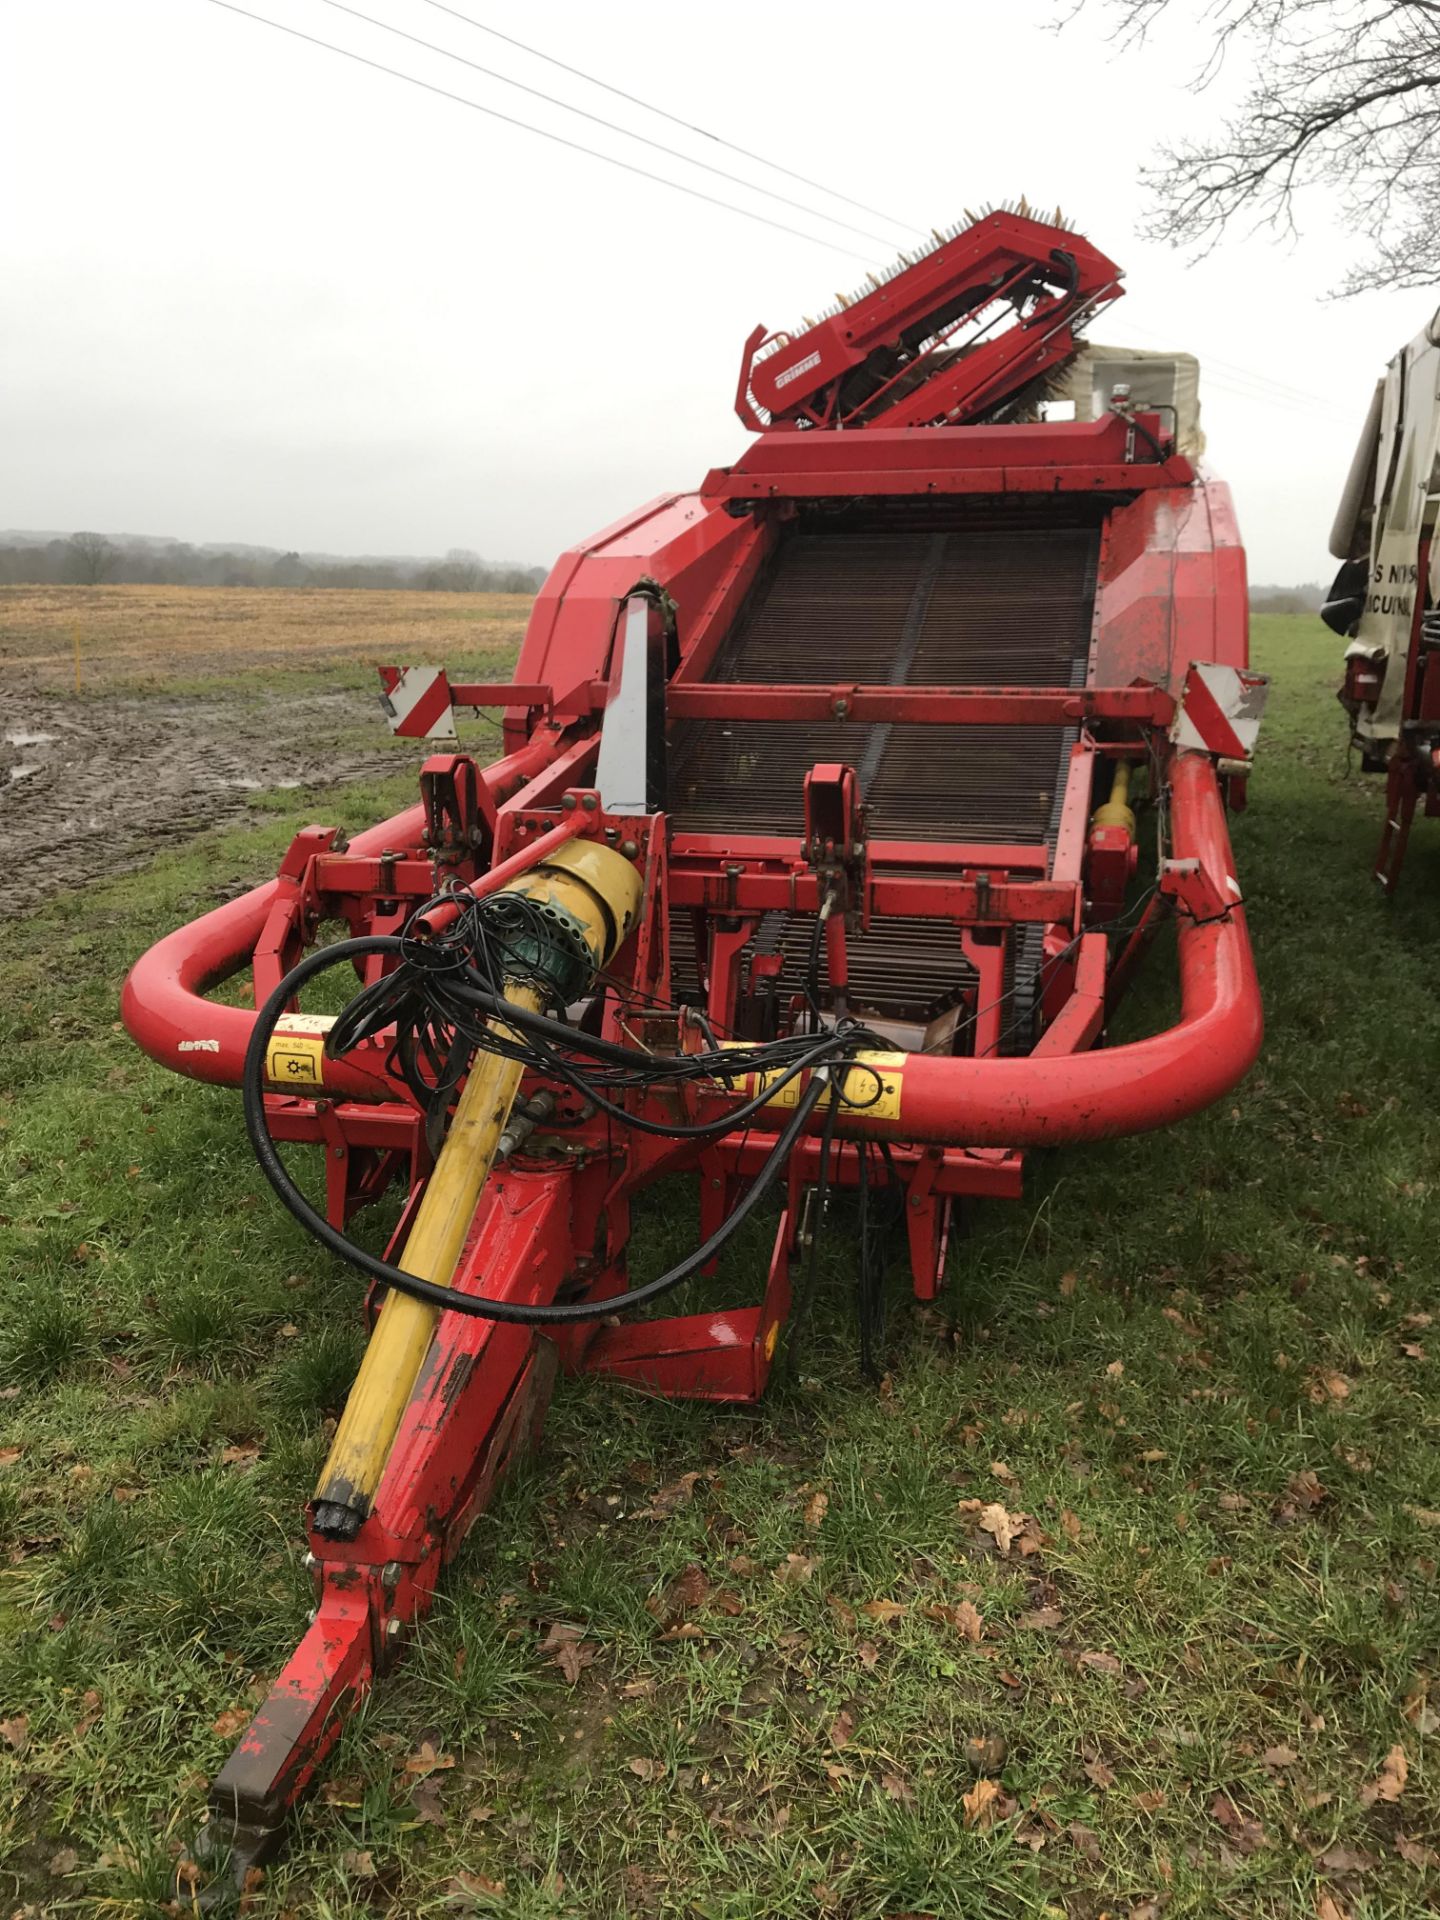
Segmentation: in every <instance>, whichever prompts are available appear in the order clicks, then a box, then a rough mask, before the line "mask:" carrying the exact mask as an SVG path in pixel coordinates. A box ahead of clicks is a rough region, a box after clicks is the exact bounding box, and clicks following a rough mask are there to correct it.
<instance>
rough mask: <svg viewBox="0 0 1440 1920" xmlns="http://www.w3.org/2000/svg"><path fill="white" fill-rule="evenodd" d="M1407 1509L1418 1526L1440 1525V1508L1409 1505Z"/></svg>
mask: <svg viewBox="0 0 1440 1920" xmlns="http://www.w3.org/2000/svg"><path fill="white" fill-rule="evenodd" d="M1405 1511H1406V1513H1408V1514H1409V1516H1410V1518H1411V1519H1412V1520H1413V1521H1414V1522H1415V1524H1416V1526H1417V1527H1440V1509H1437V1508H1435V1507H1411V1506H1407V1507H1406V1508H1405Z"/></svg>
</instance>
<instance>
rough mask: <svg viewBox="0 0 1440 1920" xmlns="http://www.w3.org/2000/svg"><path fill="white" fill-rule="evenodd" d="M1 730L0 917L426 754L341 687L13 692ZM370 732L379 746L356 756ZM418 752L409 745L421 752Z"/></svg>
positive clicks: (365, 699) (390, 771) (373, 707)
mask: <svg viewBox="0 0 1440 1920" xmlns="http://www.w3.org/2000/svg"><path fill="white" fill-rule="evenodd" d="M6 706H7V711H6V716H5V719H6V726H5V728H4V730H3V731H0V916H6V917H8V916H11V915H14V914H16V913H20V912H24V911H26V910H28V909H29V908H32V907H35V906H38V905H39V904H40V903H41V902H42V901H44V900H46V899H48V898H49V897H50V896H51V895H53V894H55V893H58V892H62V891H64V890H65V889H67V888H78V887H83V886H86V885H90V884H93V883H94V882H95V881H96V880H98V879H107V878H109V877H111V876H112V875H114V874H119V873H125V872H128V871H130V870H131V869H133V868H135V867H139V866H142V865H144V863H145V862H146V861H147V860H148V859H150V858H151V857H152V856H153V855H154V854H156V853H158V852H160V851H161V850H162V849H163V848H164V847H166V846H167V845H168V844H172V843H176V842H181V841H185V840H189V839H191V838H193V837H194V835H196V834H197V833H200V832H203V831H204V830H205V829H206V828H207V827H214V826H223V825H225V824H226V823H227V822H229V821H233V820H237V819H241V818H243V817H244V816H245V815H246V814H247V812H248V811H249V806H248V797H249V795H251V794H252V793H255V792H257V791H259V790H261V789H268V788H273V787H282V788H284V787H290V788H294V787H300V786H332V785H336V784H338V783H341V782H345V781H352V780H365V779H371V778H374V777H376V776H378V775H382V774H393V773H396V772H399V771H401V770H402V769H403V768H404V767H405V766H406V765H407V764H409V763H410V761H411V760H412V759H413V760H414V761H415V762H416V763H417V764H418V760H419V759H420V758H422V757H423V754H422V753H415V752H413V751H407V750H406V749H404V748H401V747H400V746H399V745H398V743H392V742H391V741H390V739H389V736H388V735H387V734H386V732H385V723H384V720H383V719H382V717H381V715H380V713H379V711H378V709H377V707H376V704H375V702H374V700H373V699H371V698H369V697H368V696H366V695H364V694H361V693H359V692H355V691H352V690H350V689H336V690H333V691H327V692H316V693H307V694H295V695H289V694H287V695H285V696H283V697H282V696H279V695H277V696H275V697H274V698H273V699H270V698H265V697H261V698H258V699H257V698H238V697H234V698H226V697H224V696H215V697H208V696H207V697H197V698H186V699H177V700H166V699H164V698H157V697H154V696H147V697H141V698H129V699H127V698H124V697H113V698H110V699H107V700H104V701H76V700H71V699H64V698H60V697H57V696H55V695H50V694H45V693H39V692H36V693H27V692H20V693H18V694H17V695H15V696H14V697H12V698H11V699H9V700H7V703H6ZM366 729H373V735H374V741H375V745H374V747H373V748H366V747H362V746H359V745H357V743H356V742H357V734H363V730H366ZM422 745H423V743H421V742H414V743H407V746H408V747H410V748H412V749H413V748H419V747H421V746H422Z"/></svg>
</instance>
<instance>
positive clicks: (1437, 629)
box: [1321, 313, 1440, 893]
mask: <svg viewBox="0 0 1440 1920" xmlns="http://www.w3.org/2000/svg"><path fill="white" fill-rule="evenodd" d="M1437 520H1440V313H1437V315H1436V316H1435V318H1434V319H1433V320H1432V321H1431V322H1430V325H1429V326H1428V327H1426V329H1425V331H1424V332H1423V333H1421V334H1418V335H1417V336H1416V338H1415V339H1414V340H1412V341H1411V342H1410V344H1409V346H1407V347H1404V348H1402V350H1401V351H1400V352H1399V353H1397V354H1396V356H1395V358H1394V359H1393V360H1392V361H1391V362H1390V365H1389V366H1388V367H1387V369H1386V371H1385V377H1384V379H1383V380H1381V381H1380V382H1379V384H1378V385H1377V386H1376V388H1375V392H1374V395H1373V397H1372V399H1371V402H1370V411H1369V414H1368V415H1367V417H1366V421H1365V428H1364V431H1363V432H1362V434H1361V436H1360V443H1359V445H1358V446H1357V447H1356V449H1355V457H1354V459H1353V460H1352V462H1351V464H1350V472H1349V475H1348V476H1347V478H1346V481H1345V490H1344V493H1343V494H1342V496H1341V500H1340V506H1339V509H1338V511H1337V513H1336V515H1335V525H1334V527H1333V529H1332V530H1331V534H1330V551H1331V553H1332V554H1333V555H1334V556H1335V558H1336V559H1337V560H1340V561H1343V563H1344V564H1343V565H1342V566H1341V568H1340V571H1339V573H1338V574H1337V575H1336V578H1335V584H1334V586H1333V587H1332V588H1331V589H1330V598H1329V600H1328V601H1327V602H1326V604H1325V606H1324V608H1323V609H1322V612H1321V617H1322V618H1323V619H1324V620H1325V621H1326V622H1327V624H1328V625H1329V626H1331V627H1333V628H1334V630H1335V631H1336V632H1337V633H1340V634H1344V635H1346V636H1347V637H1348V639H1349V645H1348V646H1347V647H1346V649H1345V677H1344V679H1343V681H1342V682H1341V685H1340V693H1339V698H1340V701H1341V704H1342V705H1343V706H1344V708H1345V710H1346V712H1347V713H1348V714H1349V716H1350V738H1351V741H1352V743H1353V744H1354V745H1355V746H1356V747H1358V748H1359V750H1360V764H1361V766H1362V767H1363V768H1364V770H1365V771H1366V772H1367V773H1383V774H1384V775H1385V776H1386V785H1385V824H1384V826H1383V828H1382V829H1381V833H1380V847H1379V851H1378V852H1377V853H1376V856H1375V868H1374V872H1375V878H1376V879H1377V880H1378V881H1379V882H1380V884H1381V886H1382V887H1384V889H1385V890H1386V892H1387V893H1389V892H1393V890H1394V888H1395V886H1396V884H1397V882H1398V881H1399V878H1400V868H1401V866H1402V864H1403V862H1404V859H1405V849H1406V846H1407V845H1408V843H1409V839H1410V826H1411V822H1412V821H1413V820H1414V818H1415V810H1416V808H1417V806H1419V804H1420V802H1421V801H1422V800H1423V801H1424V803H1425V812H1426V813H1427V814H1429V815H1432V816H1433V815H1437V814H1440V609H1437V607H1436V600H1437V597H1440V593H1437V589H1440V573H1437V568H1440V548H1437V546H1436V544H1435V526H1436V522H1437Z"/></svg>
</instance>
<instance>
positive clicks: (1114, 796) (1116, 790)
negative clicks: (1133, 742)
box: [1090, 760, 1135, 840]
mask: <svg viewBox="0 0 1440 1920" xmlns="http://www.w3.org/2000/svg"><path fill="white" fill-rule="evenodd" d="M1090 824H1091V826H1092V827H1124V829H1125V831H1126V832H1127V833H1128V834H1129V835H1130V838H1131V839H1132V840H1133V839H1134V838H1135V814H1134V812H1133V810H1132V808H1131V806H1130V762H1129V761H1128V760H1117V761H1116V762H1115V773H1114V777H1113V778H1112V780H1111V782H1110V798H1109V799H1108V800H1106V801H1105V802H1104V803H1103V804H1102V805H1101V806H1098V807H1096V809H1095V811H1094V813H1092V814H1091V816H1090Z"/></svg>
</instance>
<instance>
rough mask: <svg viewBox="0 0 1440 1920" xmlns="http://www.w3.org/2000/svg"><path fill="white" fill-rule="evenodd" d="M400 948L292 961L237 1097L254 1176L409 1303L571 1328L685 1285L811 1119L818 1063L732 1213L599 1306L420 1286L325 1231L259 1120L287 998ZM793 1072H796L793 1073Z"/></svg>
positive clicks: (390, 938) (264, 1013) (349, 943)
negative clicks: (651, 1274)
mask: <svg viewBox="0 0 1440 1920" xmlns="http://www.w3.org/2000/svg"><path fill="white" fill-rule="evenodd" d="M405 944H406V943H405V942H404V941H403V940H402V939H400V938H399V937H398V936H396V935H392V934H380V935H371V936H369V937H366V938H362V939H357V940H341V941H337V943H336V944H335V945H334V946H332V947H320V948H318V949H317V950H316V951H315V952H314V953H311V954H308V955H307V956H306V957H305V958H304V959H303V960H302V961H300V963H299V965H298V966H295V967H293V968H292V969H291V970H290V972H289V973H287V974H286V976H285V978H284V979H283V980H282V981H281V982H280V984H279V986H277V987H276V989H275V991H274V992H273V993H272V994H271V995H270V998H269V999H268V1000H267V1001H266V1002H265V1004H264V1006H263V1007H262V1008H261V1009H260V1011H259V1013H258V1014H257V1015H256V1017H255V1025H254V1028H253V1029H252V1031H251V1035H250V1044H249V1046H248V1047H247V1049H246V1052H245V1071H244V1075H243V1077H242V1080H241V1096H242V1100H243V1103H244V1110H245V1128H246V1131H247V1133H248V1134H249V1136H250V1144H251V1146H252V1147H253V1148H254V1150H255V1158H256V1159H257V1161H258V1162H259V1164H260V1170H261V1172H262V1173H263V1174H264V1175H265V1178H266V1179H267V1180H268V1181H269V1182H270V1185H271V1186H272V1187H273V1188H274V1190H275V1193H276V1194H277V1195H278V1197H279V1199H280V1202H281V1204H282V1205H283V1206H284V1207H285V1208H286V1210H287V1212H289V1213H290V1214H292V1215H293V1216H294V1218H295V1219H296V1220H298V1221H299V1223H300V1225H301V1226H302V1227H304V1228H305V1229H306V1231H307V1232H308V1233H310V1234H311V1235H312V1236H313V1237H314V1238H315V1239H316V1240H318V1241H319V1242H320V1244H321V1245H322V1246H324V1247H327V1248H328V1249H329V1250H330V1251H331V1252H332V1253H335V1254H338V1255H339V1256H340V1258H341V1259H342V1260H346V1261H348V1262H349V1263H350V1265H351V1266H353V1267H358V1268H359V1270H360V1271H361V1272H362V1273H365V1274H368V1275H369V1276H370V1278H371V1279H374V1280H380V1281H383V1282H384V1283H385V1285H387V1286H389V1287H392V1288H393V1289H394V1290H395V1291H396V1292H397V1293H404V1294H409V1295H410V1297H411V1298H412V1299H415V1300H422V1301H424V1302H425V1304H426V1305H427V1306H432V1307H437V1308H440V1309H441V1310H442V1311H445V1312H450V1313H462V1314H466V1315H468V1316H469V1317H470V1318H472V1319H477V1320H499V1321H505V1322H507V1323H510V1324H512V1325H519V1326H574V1325H576V1324H578V1323H580V1322H583V1321H586V1320H603V1319H608V1318H609V1317H610V1316H611V1315H612V1314H616V1313H622V1312H625V1311H627V1310H628V1309H630V1308H633V1307H640V1306H644V1305H646V1304H647V1303H648V1302H649V1301H651V1300H655V1299H658V1298H659V1297H660V1296H661V1295H662V1294H665V1293H668V1292H670V1291H671V1290H672V1289H673V1288H675V1287H678V1286H680V1285H681V1284H682V1283H683V1282H684V1281H686V1280H688V1279H689V1278H690V1277H691V1275H692V1274H695V1273H698V1272H699V1271H700V1270H701V1268H703V1267H705V1266H707V1265H708V1264H709V1262H710V1261H711V1260H713V1259H714V1258H715V1256H716V1255H717V1254H718V1253H719V1252H720V1251H721V1249H722V1248H723V1247H724V1245H725V1243H726V1242H727V1241H728V1240H729V1239H730V1237H731V1236H732V1235H733V1234H734V1233H735V1232H736V1231H737V1230H738V1229H739V1228H740V1227H741V1226H742V1225H743V1224H744V1222H745V1221H746V1220H747V1219H748V1218H749V1216H750V1215H751V1214H752V1213H753V1212H754V1211H755V1209H756V1207H757V1206H758V1205H759V1204H760V1201H761V1200H762V1199H763V1198H764V1196H765V1195H766V1193H768V1192H769V1190H770V1188H771V1186H773V1184H774V1182H775V1180H776V1177H777V1176H778V1175H779V1173H780V1171H781V1169H782V1168H783V1167H784V1165H785V1163H786V1161H787V1160H788V1159H789V1157H790V1154H791V1152H792V1151H793V1149H794V1147H795V1143H796V1142H797V1141H798V1140H799V1138H800V1136H801V1135H802V1134H803V1133H804V1132H805V1129H806V1127H807V1125H808V1123H809V1120H810V1116H811V1114H812V1113H813V1112H814V1111H815V1108H816V1107H817V1106H818V1105H819V1102H820V1099H821V1096H822V1095H823V1094H824V1092H825V1089H826V1087H827V1086H829V1084H830V1070H829V1068H828V1066H827V1065H825V1064H823V1063H822V1064H818V1065H817V1066H816V1068H815V1071H814V1073H813V1075H812V1077H811V1080H810V1083H809V1085H808V1086H806V1087H805V1088H804V1089H803V1090H802V1091H801V1094H800V1097H799V1099H798V1100H797V1102H796V1105H795V1111H794V1113H793V1114H792V1115H791V1116H790V1119H789V1120H788V1121H787V1122H786V1125H785V1127H784V1130H783V1131H782V1132H781V1133H780V1134H779V1135H778V1136H777V1138H776V1141H775V1145H774V1147H773V1148H772V1149H771V1150H770V1153H769V1155H768V1156H767V1158H766V1160H765V1162H764V1164H763V1166H762V1167H761V1168H760V1171H759V1172H758V1173H757V1174H756V1176H755V1178H754V1180H753V1181H752V1182H751V1184H750V1186H749V1188H748V1189H747V1190H746V1192H745V1193H744V1194H743V1195H742V1197H741V1198H740V1199H739V1200H738V1201H737V1202H736V1204H735V1207H734V1208H733V1210H732V1211H731V1212H730V1213H729V1214H728V1215H727V1216H726V1218H725V1219H724V1220H723V1221H722V1222H721V1223H720V1225H719V1226H718V1227H717V1228H716V1229H715V1231H714V1233H712V1234H711V1235H710V1237H709V1238H708V1239H707V1240H705V1241H704V1242H703V1243H702V1244H701V1245H700V1246H698V1247H696V1248H695V1249H694V1251H693V1252H691V1253H689V1254H687V1255H686V1257H685V1258H684V1259H683V1260H682V1261H680V1262H679V1264H678V1265H677V1266H674V1267H671V1268H670V1269H669V1271H668V1272H666V1273H662V1274H659V1275H657V1277H656V1278H655V1279H654V1280H649V1281H647V1282H646V1283H645V1284H644V1285H643V1286H640V1287H632V1288H631V1289H630V1291H629V1292H628V1293H620V1294H615V1295H612V1296H611V1297H610V1298H609V1299H606V1300H599V1301H593V1302H592V1301H585V1300H577V1301H572V1302H566V1303H556V1304H553V1305H549V1306H535V1305H524V1304H522V1303H520V1302H518V1301H514V1300H495V1299H490V1298H487V1297H486V1296H484V1295H482V1294H471V1293H459V1292H457V1291H456V1290H455V1289H454V1288H452V1287H446V1286H440V1285H437V1284H436V1283H435V1282H434V1281H432V1280H422V1279H420V1278H419V1277H418V1276H417V1275H415V1274H413V1273H406V1272H405V1270H404V1269H403V1268H402V1267H395V1266H392V1265H391V1264H390V1262H389V1261H388V1260H382V1259H381V1258H379V1256H378V1255H376V1254H373V1253H370V1252H368V1251H367V1250H366V1249H365V1248H364V1247H361V1246H357V1245H356V1244H355V1242H354V1241H353V1240H350V1239H348V1238H347V1237H346V1236H345V1235H344V1234H343V1233H341V1232H340V1231H339V1229H338V1228H336V1227H333V1226H332V1225H331V1224H330V1222H329V1221H328V1220H327V1219H326V1218H325V1217H324V1215H323V1214H320V1213H317V1212H316V1210H315V1209H314V1207H312V1206H311V1204H310V1202H309V1201H308V1200H307V1199H306V1198H305V1196H304V1194H303V1193H302V1192H301V1191H300V1189H299V1188H298V1187H297V1186H296V1184H295V1182H294V1181H293V1180H292V1179H291V1177H290V1174H289V1172H288V1170H287V1169H286V1167H285V1163H284V1162H283V1161H282V1160H281V1158H280V1154H279V1151H278V1149H277V1148H276V1145H275V1141H274V1138H273V1136H272V1134H271V1132H270V1128H269V1124H268V1122H267V1120H266V1117H265V1058H266V1054H267V1052H268V1050H269V1045H270V1038H271V1035H272V1034H273V1033H274V1031H275V1028H276V1027H277V1026H278V1025H279V1022H280V1019H281V1016H282V1015H283V1014H284V1013H285V1012H286V1011H287V1010H288V1008H289V1005H290V1002H291V1001H292V1000H293V999H294V997H295V995H296V994H297V993H298V992H299V991H300V989H301V988H302V987H303V986H305V985H306V983H307V982H308V981H310V980H312V979H314V978H315V976H316V975H317V974H320V973H323V972H325V971H326V970H327V969H329V968H330V967H335V966H339V965H341V964H342V963H344V962H346V961H353V960H357V959H360V958H363V957H365V956H368V955H371V954H375V953H388V954H393V953H396V952H399V951H401V950H403V948H404V946H405ZM502 1004H503V1003H502ZM504 1010H505V1017H506V1018H507V1019H512V1018H513V1017H514V1016H515V1015H516V1013H517V1012H519V1011H520V1010H519V1009H516V1008H512V1007H509V1006H505V1009H504ZM560 1030H561V1032H562V1033H565V1034H566V1035H567V1039H575V1038H579V1037H580V1036H573V1035H570V1033H569V1029H568V1028H561V1029H560ZM799 1070H800V1069H799V1068H798V1067H797V1069H796V1071H799ZM766 1097H767V1098H769V1097H773V1090H772V1089H766ZM838 1104H839V1103H838V1099H836V1100H832V1102H831V1107H830V1111H829V1113H828V1114H827V1115H826V1138H827V1145H828V1139H829V1137H830V1135H831V1134H832V1133H833V1130H834V1119H835V1112H836V1108H837V1107H838ZM621 1117H622V1118H623V1119H625V1120H627V1121H631V1120H633V1117H634V1116H633V1115H630V1114H625V1113H624V1112H623V1110H622V1112H621ZM734 1123H735V1122H734V1116H733V1115H730V1116H727V1122H726V1124H727V1126H733V1125H734Z"/></svg>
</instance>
